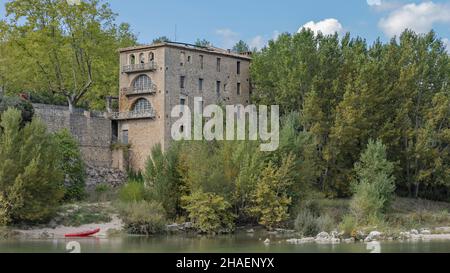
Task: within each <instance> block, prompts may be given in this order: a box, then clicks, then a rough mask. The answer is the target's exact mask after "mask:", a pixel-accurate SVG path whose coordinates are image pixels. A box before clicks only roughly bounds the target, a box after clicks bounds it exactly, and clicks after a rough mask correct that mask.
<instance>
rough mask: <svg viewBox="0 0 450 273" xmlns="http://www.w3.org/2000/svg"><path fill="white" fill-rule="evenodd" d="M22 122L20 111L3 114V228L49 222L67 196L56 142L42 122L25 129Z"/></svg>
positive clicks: (0, 182)
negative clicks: (21, 223) (24, 223)
mask: <svg viewBox="0 0 450 273" xmlns="http://www.w3.org/2000/svg"><path fill="white" fill-rule="evenodd" d="M21 122H22V118H21V113H20V111H19V110H16V109H9V110H7V111H6V112H5V113H3V114H2V121H1V123H0V127H1V129H0V225H2V224H3V225H5V224H9V223H18V222H39V221H43V220H47V219H48V218H49V217H50V216H51V215H52V214H53V213H54V212H55V210H56V209H57V208H58V205H59V203H60V200H61V199H62V198H63V196H64V189H63V185H62V184H63V181H64V176H63V173H62V172H61V171H60V169H59V167H60V165H59V161H58V159H59V157H58V150H57V147H56V143H55V142H54V139H53V138H52V137H51V136H50V135H49V134H48V133H47V132H46V128H45V125H44V124H43V123H42V122H41V121H39V120H38V119H33V121H32V122H31V123H28V124H27V125H26V126H25V127H24V128H21Z"/></svg>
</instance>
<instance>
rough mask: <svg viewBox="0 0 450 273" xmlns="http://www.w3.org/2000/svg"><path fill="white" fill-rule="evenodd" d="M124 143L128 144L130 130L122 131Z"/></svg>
mask: <svg viewBox="0 0 450 273" xmlns="http://www.w3.org/2000/svg"><path fill="white" fill-rule="evenodd" d="M122 143H123V144H126V145H128V130H123V131H122Z"/></svg>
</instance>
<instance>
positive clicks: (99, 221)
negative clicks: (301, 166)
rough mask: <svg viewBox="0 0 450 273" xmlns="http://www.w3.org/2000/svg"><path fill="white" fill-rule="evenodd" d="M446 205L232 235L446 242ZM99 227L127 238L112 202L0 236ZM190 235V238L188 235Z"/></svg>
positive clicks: (181, 229)
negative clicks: (346, 227)
mask: <svg viewBox="0 0 450 273" xmlns="http://www.w3.org/2000/svg"><path fill="white" fill-rule="evenodd" d="M324 206H325V208H326V210H327V211H328V212H329V213H330V214H333V215H334V216H335V217H338V218H339V217H340V215H344V214H345V213H346V211H347V205H346V200H336V201H333V202H330V201H327V203H326V204H325V205H324ZM449 208H450V204H448V203H442V202H431V201H425V200H414V199H404V198H397V200H396V201H395V202H394V203H393V206H392V212H391V213H389V214H388V215H387V217H386V222H385V223H384V224H383V225H382V226H375V227H364V228H359V229H358V230H355V231H354V232H353V233H352V234H351V235H348V234H346V233H345V232H343V231H341V230H340V227H338V226H336V227H335V229H334V230H332V231H330V230H326V231H323V232H320V233H318V234H317V235H316V236H314V237H308V236H303V234H301V233H300V232H298V231H296V230H290V229H276V230H272V231H267V230H265V229H264V228H262V227H252V226H247V227H238V228H237V229H236V233H246V234H247V235H248V236H254V237H257V238H258V239H259V240H260V241H261V243H264V242H265V243H266V244H271V243H273V242H274V241H276V242H277V243H280V242H285V243H287V244H306V243H318V244H338V243H354V242H366V243H367V242H371V241H434V240H438V241H450V214H449V213H448V209H449ZM191 226H192V223H189V222H188V223H172V224H171V223H168V225H167V228H166V231H167V233H168V234H169V235H174V236H188V235H192V234H193V233H195V231H193V230H192V228H191ZM96 228H100V232H99V233H98V234H96V237H99V238H108V237H109V236H111V235H117V234H125V233H126V231H125V230H124V228H125V227H124V223H123V221H122V220H121V219H120V216H119V214H118V212H117V209H116V208H115V207H114V206H112V205H111V203H108V202H106V203H79V204H71V205H66V206H64V207H63V208H62V209H61V210H60V212H59V213H58V215H57V216H56V217H55V218H54V219H53V220H52V221H50V222H49V223H48V224H46V225H41V226H22V227H12V228H8V229H1V230H0V239H1V238H18V239H25V240H26V239H60V238H64V235H65V234H67V233H78V232H83V231H86V230H93V229H96ZM188 233H189V234H188Z"/></svg>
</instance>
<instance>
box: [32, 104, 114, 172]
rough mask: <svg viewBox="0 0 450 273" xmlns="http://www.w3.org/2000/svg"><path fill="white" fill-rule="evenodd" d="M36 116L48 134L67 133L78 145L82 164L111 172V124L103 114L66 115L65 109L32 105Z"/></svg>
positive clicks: (67, 111)
mask: <svg viewBox="0 0 450 273" xmlns="http://www.w3.org/2000/svg"><path fill="white" fill-rule="evenodd" d="M33 107H34V111H35V115H36V116H38V117H40V118H41V119H42V120H43V121H44V123H45V124H46V125H47V128H48V130H49V131H50V132H56V131H58V130H61V129H64V128H66V129H69V130H70V132H71V133H72V135H73V136H74V137H75V138H76V139H77V140H78V142H79V144H80V149H81V153H82V156H83V159H84V160H85V162H86V163H87V164H88V165H90V166H95V167H105V168H110V167H111V165H112V153H111V139H112V138H111V134H112V129H111V120H110V119H108V118H107V117H106V116H105V114H103V113H95V112H88V111H84V110H82V109H76V110H75V111H74V113H70V112H69V108H68V107H64V106H56V105H47V104H33Z"/></svg>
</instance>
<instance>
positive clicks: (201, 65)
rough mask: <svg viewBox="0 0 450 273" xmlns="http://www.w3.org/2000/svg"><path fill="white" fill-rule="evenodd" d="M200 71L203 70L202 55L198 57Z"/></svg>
mask: <svg viewBox="0 0 450 273" xmlns="http://www.w3.org/2000/svg"><path fill="white" fill-rule="evenodd" d="M200 69H203V55H200Z"/></svg>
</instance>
